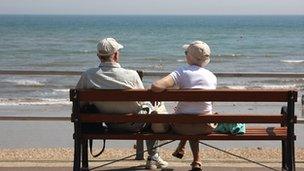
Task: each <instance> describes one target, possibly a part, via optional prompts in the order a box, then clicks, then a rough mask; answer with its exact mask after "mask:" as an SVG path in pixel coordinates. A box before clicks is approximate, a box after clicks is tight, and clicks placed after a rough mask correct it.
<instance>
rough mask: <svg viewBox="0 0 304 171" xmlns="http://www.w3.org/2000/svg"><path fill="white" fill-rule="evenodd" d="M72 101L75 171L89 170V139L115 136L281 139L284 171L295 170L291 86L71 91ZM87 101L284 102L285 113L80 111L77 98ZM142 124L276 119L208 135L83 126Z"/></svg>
mask: <svg viewBox="0 0 304 171" xmlns="http://www.w3.org/2000/svg"><path fill="white" fill-rule="evenodd" d="M70 100H71V101H72V102H73V109H72V110H73V111H72V117H71V120H72V122H73V123H74V129H75V132H74V135H73V138H74V143H75V144H74V145H75V147H74V166H73V170H74V171H80V170H88V168H89V165H88V139H115V140H147V139H153V140H155V139H157V140H182V139H184V140H190V139H191V140H194V139H195V140H219V141H223V140H279V141H281V142H282V170H287V171H294V170H295V149H294V141H295V139H296V136H295V134H294V124H295V123H296V121H297V118H296V116H295V114H294V108H295V102H296V101H297V92H296V91H294V90H257V89H254V90H229V89H228V90H225V89H220V90H166V91H164V92H161V93H155V92H152V91H150V90H133V89H132V90H77V89H71V90H70ZM88 101H117V102H118V101H152V102H154V101H196V102H198V101H213V102H286V103H287V104H286V105H287V111H286V112H285V114H283V115H282V114H267V115H265V114H262V115H260V114H225V115H223V114H218V115H183V114H180V115H136V114H122V115H113V114H111V113H97V114H96V113H95V114H87V113H82V112H81V110H80V102H88ZM100 122H146V123H210V122H212V123H220V122H224V123H257V124H265V123H276V124H278V126H275V127H265V126H264V127H248V128H247V129H246V133H245V134H243V135H229V134H219V133H212V134H209V135H195V136H191V135H178V134H173V133H165V134H155V133H111V132H107V133H96V132H94V133H93V132H92V133H90V132H87V131H84V130H81V125H82V124H83V123H100Z"/></svg>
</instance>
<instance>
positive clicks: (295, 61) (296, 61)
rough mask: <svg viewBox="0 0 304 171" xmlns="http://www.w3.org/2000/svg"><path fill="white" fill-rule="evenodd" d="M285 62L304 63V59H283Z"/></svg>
mask: <svg viewBox="0 0 304 171" xmlns="http://www.w3.org/2000/svg"><path fill="white" fill-rule="evenodd" d="M281 62H284V63H304V60H281Z"/></svg>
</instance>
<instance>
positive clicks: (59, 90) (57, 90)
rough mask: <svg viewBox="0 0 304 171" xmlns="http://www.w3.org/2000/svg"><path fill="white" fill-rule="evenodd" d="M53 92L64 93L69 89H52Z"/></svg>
mask: <svg viewBox="0 0 304 171" xmlns="http://www.w3.org/2000/svg"><path fill="white" fill-rule="evenodd" d="M53 91H54V92H63V93H66V92H69V91H70V89H53Z"/></svg>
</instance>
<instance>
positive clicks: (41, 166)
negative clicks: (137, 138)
mask: <svg viewBox="0 0 304 171" xmlns="http://www.w3.org/2000/svg"><path fill="white" fill-rule="evenodd" d="M109 162H111V161H93V162H90V165H91V168H94V169H93V170H95V171H102V170H103V171H132V170H133V171H144V170H146V169H145V161H144V160H140V161H137V160H127V161H122V162H117V163H113V164H110V165H106V166H104V167H99V166H101V165H105V164H107V163H109ZM168 162H169V164H170V165H169V167H168V168H166V169H159V170H161V171H188V170H190V166H189V163H190V161H182V162H180V161H177V160H172V161H168ZM1 163H2V164H1V167H0V171H71V170H73V169H72V162H71V161H50V162H47V161H44V162H41V161H39V162H34V161H32V162H22V161H21V162H1ZM263 164H264V165H266V166H268V167H269V168H266V167H262V166H259V165H256V164H253V163H248V162H240V161H232V160H230V161H228V160H222V161H208V162H207V163H204V164H203V170H204V171H264V170H265V171H267V170H277V171H279V170H281V168H280V167H281V163H280V162H278V161H273V162H264V163H263ZM296 170H297V171H304V163H303V162H298V163H296Z"/></svg>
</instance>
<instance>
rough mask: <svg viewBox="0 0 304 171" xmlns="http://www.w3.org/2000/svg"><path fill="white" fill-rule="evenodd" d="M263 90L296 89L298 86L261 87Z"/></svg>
mask: <svg viewBox="0 0 304 171" xmlns="http://www.w3.org/2000/svg"><path fill="white" fill-rule="evenodd" d="M260 87H261V88H265V89H296V88H297V85H296V84H290V85H288V84H287V85H261V86H260Z"/></svg>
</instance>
